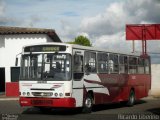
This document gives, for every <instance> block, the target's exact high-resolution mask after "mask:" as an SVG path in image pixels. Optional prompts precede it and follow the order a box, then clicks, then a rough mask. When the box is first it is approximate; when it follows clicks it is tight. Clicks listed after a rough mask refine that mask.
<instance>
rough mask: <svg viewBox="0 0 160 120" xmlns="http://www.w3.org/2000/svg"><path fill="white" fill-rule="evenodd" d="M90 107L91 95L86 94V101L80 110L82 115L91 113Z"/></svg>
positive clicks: (91, 102)
mask: <svg viewBox="0 0 160 120" xmlns="http://www.w3.org/2000/svg"><path fill="white" fill-rule="evenodd" d="M92 106H93V98H92V96H91V94H88V95H87V96H86V99H85V101H84V106H83V108H82V112H83V113H91V112H92Z"/></svg>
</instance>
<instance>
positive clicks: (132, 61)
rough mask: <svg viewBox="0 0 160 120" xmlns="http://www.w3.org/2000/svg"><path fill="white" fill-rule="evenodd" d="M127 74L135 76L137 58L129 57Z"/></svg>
mask: <svg viewBox="0 0 160 120" xmlns="http://www.w3.org/2000/svg"><path fill="white" fill-rule="evenodd" d="M129 73H130V74H136V73H137V58H136V57H129Z"/></svg>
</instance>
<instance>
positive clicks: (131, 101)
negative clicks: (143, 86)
mask: <svg viewBox="0 0 160 120" xmlns="http://www.w3.org/2000/svg"><path fill="white" fill-rule="evenodd" d="M134 103H135V93H134V90H131V91H130V94H129V98H128V102H127V105H128V106H133V105H134Z"/></svg>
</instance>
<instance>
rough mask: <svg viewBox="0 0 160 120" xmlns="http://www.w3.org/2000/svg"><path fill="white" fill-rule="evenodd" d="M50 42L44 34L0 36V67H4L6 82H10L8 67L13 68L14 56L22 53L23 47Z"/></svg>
mask: <svg viewBox="0 0 160 120" xmlns="http://www.w3.org/2000/svg"><path fill="white" fill-rule="evenodd" d="M51 41H52V40H51V39H50V38H49V37H48V36H47V35H46V34H18V35H17V34H15V35H0V67H5V79H6V82H10V81H11V77H10V76H11V74H10V72H11V71H10V67H14V66H15V59H16V55H17V54H19V53H21V52H22V47H23V46H24V45H29V44H35V43H41V42H51ZM19 57H20V56H19ZM18 65H20V60H19V64H18Z"/></svg>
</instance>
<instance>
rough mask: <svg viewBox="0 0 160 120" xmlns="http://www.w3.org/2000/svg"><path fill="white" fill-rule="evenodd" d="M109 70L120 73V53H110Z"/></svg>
mask: <svg viewBox="0 0 160 120" xmlns="http://www.w3.org/2000/svg"><path fill="white" fill-rule="evenodd" d="M108 62H109V70H110V73H118V72H119V66H118V55H116V54H109V61H108Z"/></svg>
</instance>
